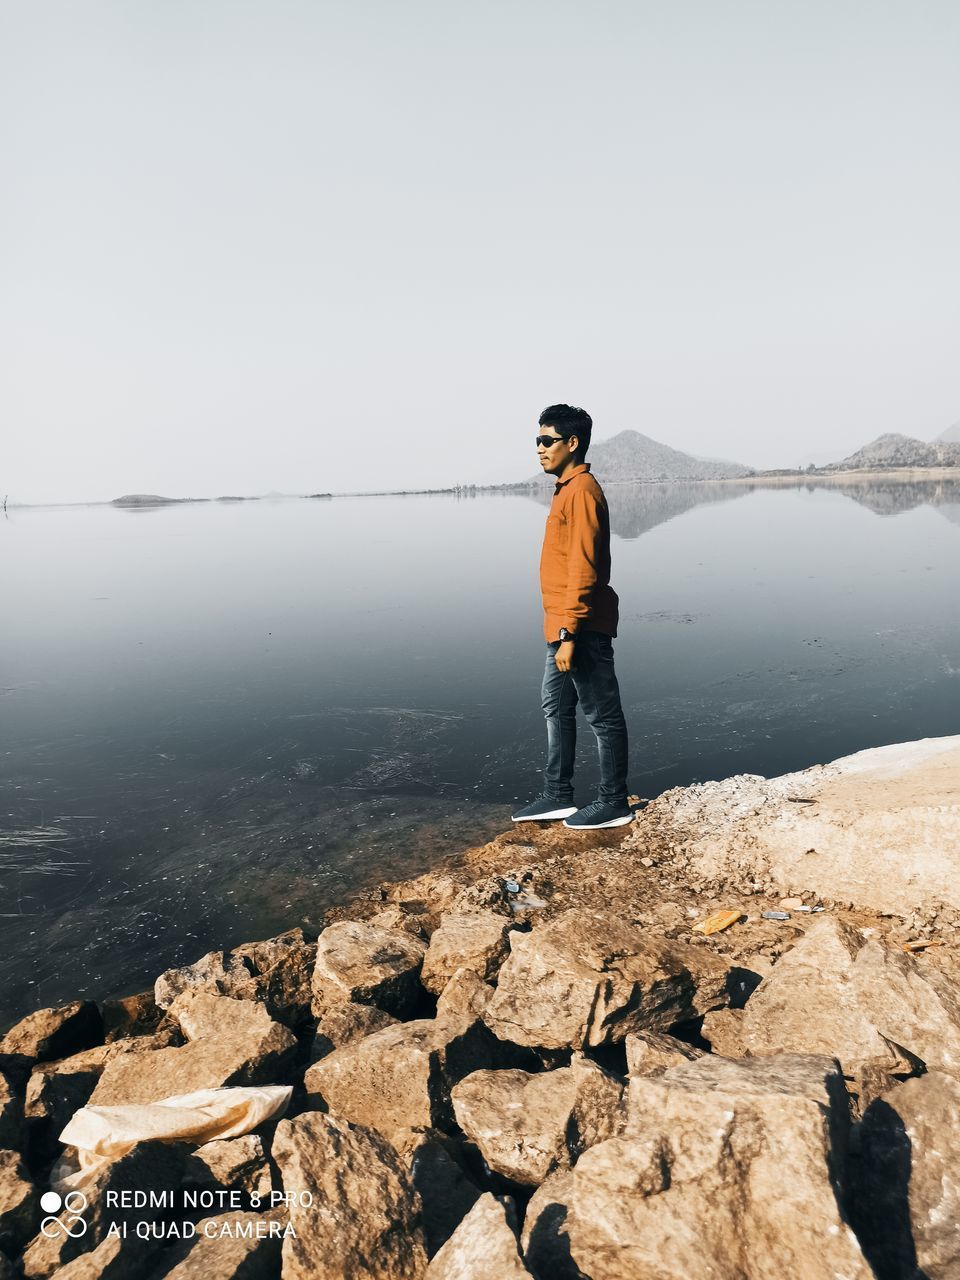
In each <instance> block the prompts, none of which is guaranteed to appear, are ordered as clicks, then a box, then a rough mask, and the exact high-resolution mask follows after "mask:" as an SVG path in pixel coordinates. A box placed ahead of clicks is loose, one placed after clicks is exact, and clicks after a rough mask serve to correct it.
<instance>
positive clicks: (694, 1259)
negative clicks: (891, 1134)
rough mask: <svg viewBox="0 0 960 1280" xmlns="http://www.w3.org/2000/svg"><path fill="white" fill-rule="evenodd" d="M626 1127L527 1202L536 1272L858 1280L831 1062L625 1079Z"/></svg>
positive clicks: (528, 1243) (842, 1126) (670, 1278)
mask: <svg viewBox="0 0 960 1280" xmlns="http://www.w3.org/2000/svg"><path fill="white" fill-rule="evenodd" d="M629 1115H630V1126H631V1127H630V1130H629V1131H628V1132H627V1133H626V1134H624V1135H623V1136H621V1137H615V1138H612V1139H610V1140H608V1141H607V1142H601V1143H599V1144H598V1145H597V1146H595V1147H591V1148H590V1149H589V1150H588V1151H586V1152H584V1154H583V1155H582V1156H581V1157H580V1159H579V1161H578V1162H577V1164H576V1166H575V1167H574V1168H573V1169H572V1170H571V1171H570V1172H568V1173H559V1174H555V1175H553V1177H551V1178H549V1179H548V1180H547V1181H546V1182H545V1183H544V1184H543V1186H542V1187H541V1188H540V1189H539V1191H537V1192H536V1194H535V1195H534V1197H533V1199H532V1200H531V1202H530V1205H529V1206H528V1210H527V1215H526V1219H525V1225H524V1246H525V1255H526V1258H527V1263H528V1266H529V1267H530V1268H531V1270H533V1271H535V1272H536V1274H544V1275H550V1277H551V1280H554V1277H556V1278H557V1280H561V1278H563V1277H573V1276H579V1275H580V1274H581V1273H583V1274H587V1275H589V1276H591V1277H592V1280H627V1277H630V1278H633V1277H638V1276H647V1275H649V1276H656V1277H657V1280H691V1277H694V1276H695V1277H698V1280H699V1278H702V1280H747V1278H749V1280H774V1277H778V1276H779V1277H786V1276H789V1277H790V1280H836V1277H838V1276H843V1277H845V1280H870V1278H871V1277H872V1274H873V1273H872V1271H871V1269H870V1267H869V1265H868V1264H867V1262H866V1260H865V1259H864V1257H863V1255H862V1253H861V1251H860V1247H859V1245H858V1243H857V1240H856V1238H855V1236H854V1235H853V1232H852V1231H851V1229H850V1228H849V1226H848V1225H847V1224H846V1222H845V1220H844V1216H843V1213H842V1212H841V1210H840V1208H839V1207H838V1204H837V1198H836V1192H835V1189H834V1188H835V1180H836V1178H837V1173H838V1169H839V1166H840V1163H841V1161H842V1158H843V1150H844V1143H845V1137H846V1130H847V1125H848V1121H849V1114H848V1111H847V1102H846V1096H845V1094H844V1091H843V1081H842V1077H841V1075H840V1072H839V1067H838V1065H837V1064H836V1062H835V1061H832V1060H830V1059H827V1058H815V1057H802V1056H799V1055H792V1054H786V1055H782V1056H781V1057H778V1058H768V1059H759V1060H753V1059H748V1060H746V1061H744V1062H728V1061H724V1060H722V1059H717V1058H713V1057H710V1056H707V1057H704V1058H701V1059H699V1060H697V1061H695V1062H687V1063H684V1064H683V1065H681V1066H677V1067H673V1068H671V1069H670V1070H669V1071H667V1072H666V1073H665V1074H664V1075H663V1076H662V1077H660V1078H659V1079H652V1078H650V1077H646V1078H644V1077H634V1078H631V1081H630V1099H629Z"/></svg>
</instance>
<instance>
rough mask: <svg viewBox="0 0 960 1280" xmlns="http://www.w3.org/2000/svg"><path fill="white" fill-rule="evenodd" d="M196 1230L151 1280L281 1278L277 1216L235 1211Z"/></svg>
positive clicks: (280, 1232)
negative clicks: (193, 1235) (192, 1236)
mask: <svg viewBox="0 0 960 1280" xmlns="http://www.w3.org/2000/svg"><path fill="white" fill-rule="evenodd" d="M196 1226H197V1234H196V1236H195V1237H194V1238H193V1239H190V1240H184V1241H182V1242H181V1243H179V1244H177V1245H176V1246H174V1248H173V1249H171V1250H169V1251H168V1253H167V1254H166V1255H165V1256H164V1257H163V1261H162V1263H160V1265H159V1266H158V1267H157V1268H156V1269H154V1270H153V1271H151V1272H150V1277H149V1280H160V1277H161V1276H162V1277H163V1280H235V1278H241V1277H242V1280H275V1277H276V1276H278V1275H279V1274H280V1253H281V1249H282V1245H283V1229H284V1224H283V1223H282V1222H280V1221H279V1219H278V1217H277V1215H275V1214H269V1213H267V1214H260V1213H238V1212H236V1211H235V1210H233V1211H231V1212H229V1213H224V1214H219V1215H218V1216H217V1217H215V1218H203V1219H202V1220H201V1221H200V1222H198V1223H197V1224H196ZM225 1229H226V1230H225ZM57 1280H59V1277H57Z"/></svg>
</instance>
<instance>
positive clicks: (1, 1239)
mask: <svg viewBox="0 0 960 1280" xmlns="http://www.w3.org/2000/svg"><path fill="white" fill-rule="evenodd" d="M39 1221H40V1197H39V1195H38V1193H37V1189H36V1187H35V1186H34V1185H33V1182H32V1180H31V1178H30V1173H29V1171H28V1169H27V1166H26V1165H25V1164H24V1162H23V1160H22V1159H21V1157H20V1155H19V1153H18V1152H16V1151H0V1250H3V1251H4V1252H6V1253H10V1254H13V1253H16V1252H17V1251H18V1250H19V1249H20V1247H21V1245H23V1243H24V1242H25V1241H26V1240H29V1239H30V1237H31V1236H32V1235H33V1233H34V1231H36V1229H37V1224H38V1222H39Z"/></svg>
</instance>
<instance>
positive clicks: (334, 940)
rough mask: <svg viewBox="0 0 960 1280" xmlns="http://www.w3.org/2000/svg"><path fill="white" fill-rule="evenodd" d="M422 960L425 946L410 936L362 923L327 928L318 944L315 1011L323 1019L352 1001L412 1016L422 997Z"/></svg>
mask: <svg viewBox="0 0 960 1280" xmlns="http://www.w3.org/2000/svg"><path fill="white" fill-rule="evenodd" d="M423 956H424V945H423V943H422V942H421V941H420V940H419V938H414V937H413V936H412V935H411V934H409V933H400V932H396V931H394V930H390V929H380V928H378V927H377V926H376V925H371V924H367V923H365V922H364V921H362V920H341V921H339V922H338V923H336V924H331V925H328V926H327V928H326V929H324V931H323V933H321V935H320V938H319V940H318V942H317V960H316V967H315V968H314V971H313V1009H314V1012H315V1013H316V1014H317V1016H318V1017H322V1016H323V1014H324V1013H325V1012H326V1011H327V1010H328V1009H329V1008H330V1007H331V1006H333V1005H338V1004H346V1003H347V1002H353V1003H355V1004H374V1005H376V1006H377V1007H378V1008H380V1009H383V1010H384V1011H385V1012H386V1013H390V1014H393V1015H394V1016H395V1017H397V1018H403V1017H409V1016H410V1015H411V1014H412V1013H414V1012H415V1011H416V1006H417V1002H418V999H419V995H420V982H419V977H420V967H421V965H422V964H423Z"/></svg>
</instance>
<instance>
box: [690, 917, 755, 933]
mask: <svg viewBox="0 0 960 1280" xmlns="http://www.w3.org/2000/svg"><path fill="white" fill-rule="evenodd" d="M742 917H743V912H742V911H715V912H714V913H713V915H712V916H707V918H706V920H701V921H700V923H699V924H695V925H694V926H693V932H694V933H702V934H704V935H707V934H710V933H720V932H721V931H722V930H724V929H729V928H730V926H731V925H732V924H736V923H737V921H738V920H740V919H742Z"/></svg>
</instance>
